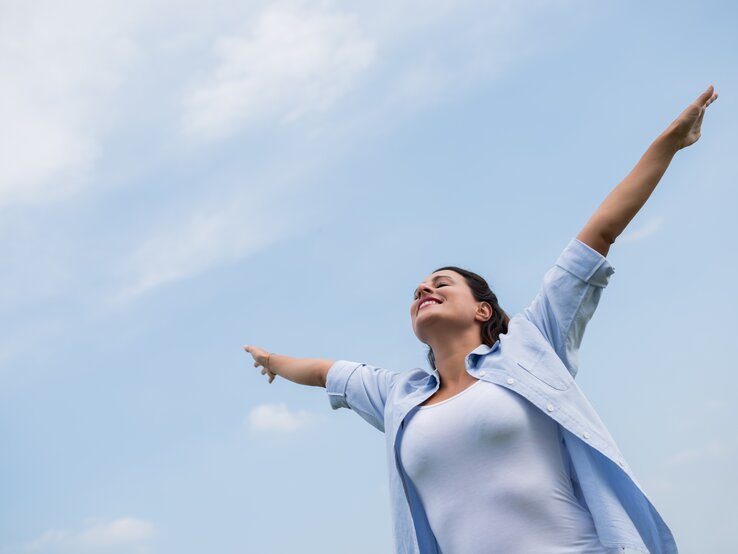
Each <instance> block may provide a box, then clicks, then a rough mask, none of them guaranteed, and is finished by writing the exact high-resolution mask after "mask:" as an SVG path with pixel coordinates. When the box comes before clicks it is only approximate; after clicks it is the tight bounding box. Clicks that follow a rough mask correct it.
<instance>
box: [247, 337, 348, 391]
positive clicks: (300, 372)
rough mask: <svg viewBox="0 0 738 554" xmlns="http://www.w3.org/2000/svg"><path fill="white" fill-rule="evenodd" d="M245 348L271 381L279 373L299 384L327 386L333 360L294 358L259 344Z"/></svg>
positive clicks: (255, 364)
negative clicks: (270, 350) (268, 349)
mask: <svg viewBox="0 0 738 554" xmlns="http://www.w3.org/2000/svg"><path fill="white" fill-rule="evenodd" d="M243 349H244V350H245V351H246V352H248V353H249V354H251V356H252V357H253V358H254V367H259V366H261V373H262V375H266V376H267V377H269V383H270V384H271V382H272V381H274V378H275V377H276V376H277V375H279V376H280V377H283V378H285V379H287V380H289V381H293V382H294V383H297V384H298V385H308V386H312V387H323V388H325V381H326V377H327V375H328V370H329V369H330V368H331V366H332V365H333V364H334V361H333V360H326V359H320V358H293V357H291V356H285V355H284V354H275V353H274V352H271V353H270V352H267V351H266V350H264V349H263V348H259V347H258V346H253V345H247V346H244V347H243Z"/></svg>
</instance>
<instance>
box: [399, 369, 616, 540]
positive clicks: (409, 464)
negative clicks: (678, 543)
mask: <svg viewBox="0 0 738 554" xmlns="http://www.w3.org/2000/svg"><path fill="white" fill-rule="evenodd" d="M400 459H401V463H402V465H403V467H404V469H405V472H406V473H407V474H408V476H409V477H410V479H411V480H412V482H413V484H414V485H415V488H416V490H417V491H418V495H419V496H420V500H421V502H422V504H423V507H424V509H425V512H426V515H427V517H428V522H429V523H430V526H431V529H432V530H433V533H434V534H435V536H436V540H437V541H438V545H439V546H440V548H441V552H442V554H495V553H500V554H516V553H519V554H531V553H535V554H613V553H616V552H619V550H618V549H608V548H606V547H604V546H602V545H601V544H600V542H599V540H598V538H597V533H596V531H595V528H594V525H593V523H592V517H591V515H590V513H589V511H588V510H587V508H586V506H583V505H582V504H580V503H579V502H578V501H577V498H576V496H575V495H574V492H573V490H572V482H571V475H570V473H569V457H568V451H567V450H566V447H565V445H564V444H563V442H561V438H560V434H559V429H558V424H557V423H556V422H555V421H554V420H553V419H551V418H549V417H548V416H547V415H545V414H544V413H543V412H541V411H540V410H539V409H538V408H536V407H535V406H534V405H533V404H531V403H530V402H529V401H528V400H526V399H525V398H524V397H522V396H521V395H519V394H516V393H515V392H513V391H510V390H508V389H506V388H505V387H501V386H498V385H496V384H495V383H488V382H486V381H481V380H479V381H477V382H476V383H474V384H473V385H471V386H470V387H468V388H466V389H464V390H463V391H461V392H460V393H458V394H456V395H455V396H452V397H451V398H448V399H446V400H443V401H441V402H437V403H435V404H431V405H429V406H420V407H418V408H417V409H415V410H413V411H412V412H411V414H409V418H408V419H406V421H405V431H404V434H403V436H402V440H401V443H400Z"/></svg>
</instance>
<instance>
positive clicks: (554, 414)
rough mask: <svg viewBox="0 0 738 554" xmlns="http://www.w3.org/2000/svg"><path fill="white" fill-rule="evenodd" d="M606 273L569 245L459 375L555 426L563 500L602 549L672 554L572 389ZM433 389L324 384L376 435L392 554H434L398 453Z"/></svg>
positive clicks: (592, 255)
mask: <svg viewBox="0 0 738 554" xmlns="http://www.w3.org/2000/svg"><path fill="white" fill-rule="evenodd" d="M614 271H615V270H614V269H613V267H612V266H611V265H610V263H609V262H608V260H607V259H606V258H605V257H604V256H602V255H601V254H600V253H599V252H597V251H595V250H593V249H592V248H590V247H589V246H587V245H586V244H584V243H583V242H581V241H579V240H578V239H572V240H571V241H570V242H569V244H568V245H567V246H566V248H565V249H564V251H563V252H562V253H561V255H560V256H559V258H558V259H557V261H556V263H555V265H554V266H553V267H552V268H551V269H549V270H548V271H547V272H546V274H545V276H544V278H543V284H542V286H541V288H540V290H539V292H538V294H537V295H536V297H535V298H534V299H533V302H532V303H531V304H530V305H529V306H528V307H527V308H525V309H524V310H523V311H522V312H521V313H519V314H516V315H515V316H513V317H512V318H511V319H510V323H509V325H508V331H507V333H505V334H502V335H500V337H499V340H498V341H497V342H495V344H493V345H492V346H488V345H485V344H482V345H480V346H479V347H478V348H476V349H474V350H473V351H472V352H470V353H469V354H468V355H467V356H466V370H467V372H468V373H469V374H470V375H471V376H472V377H475V378H477V379H482V380H484V381H488V382H490V383H495V384H497V385H500V386H502V387H507V388H508V389H510V390H512V391H515V392H516V393H518V394H521V395H522V396H524V397H525V398H526V399H527V400H529V401H530V402H532V403H533V404H534V405H535V406H536V407H538V408H539V409H540V410H542V411H543V413H544V414H546V415H547V416H549V417H551V418H552V419H553V420H555V421H556V422H557V423H558V424H559V430H560V431H561V438H562V440H563V442H564V445H565V446H566V449H567V450H568V452H569V456H570V460H571V470H572V472H571V475H572V486H573V490H574V492H575V494H576V496H577V498H579V499H580V501H582V503H583V504H584V505H586V506H587V507H588V509H589V511H590V513H591V514H592V519H593V521H594V525H595V528H596V529H597V534H598V536H599V539H600V542H602V544H603V545H604V546H607V547H611V548H627V549H632V550H637V551H641V552H644V553H650V554H667V553H668V554H671V553H676V552H677V547H676V543H675V541H674V537H673V536H672V533H671V531H670V530H669V528H668V527H667V525H666V523H665V522H664V520H663V519H662V517H661V516H660V515H659V513H658V512H657V511H656V508H655V507H654V506H653V504H652V503H651V501H650V500H649V499H648V497H647V496H646V493H645V492H644V491H643V489H642V487H641V485H640V484H639V483H638V481H637V480H636V478H635V476H634V475H633V473H632V472H631V469H630V467H629V465H628V463H627V462H626V460H625V458H624V457H623V455H622V454H621V453H620V450H619V449H618V447H617V445H616V444H615V441H614V439H613V438H612V437H611V436H610V433H609V432H608V431H607V429H606V428H605V425H604V424H603V423H602V421H601V420H600V418H599V416H598V415H597V413H596V412H595V410H594V408H593V407H592V405H591V404H590V403H589V401H588V400H587V398H586V397H585V396H584V393H583V392H582V391H581V389H580V388H579V387H578V386H577V384H576V383H575V382H574V377H575V376H576V374H577V370H578V351H579V346H580V344H581V341H582V336H583V334H584V329H585V327H586V325H587V323H588V321H589V320H590V318H591V317H592V314H593V313H594V311H595V308H596V307H597V304H598V303H599V299H600V296H601V294H602V291H603V289H604V288H605V287H606V286H607V283H608V280H609V278H610V275H612V273H614ZM439 385H440V379H439V374H438V371H437V370H433V371H429V370H425V369H420V368H418V369H413V370H410V371H407V372H395V371H389V370H387V369H384V368H380V367H374V366H371V365H368V364H363V363H358V362H351V361H347V360H338V361H336V362H335V363H334V364H333V365H332V366H331V368H330V370H329V371H328V374H327V378H326V392H327V393H328V395H329V396H328V398H329V400H330V404H331V407H332V408H333V409H338V408H350V409H351V410H353V411H355V412H356V413H357V414H359V415H360V416H361V417H362V418H364V419H365V420H366V421H368V422H369V423H370V424H371V425H373V426H374V427H376V428H377V429H379V430H380V431H382V432H383V433H385V436H386V440H387V464H388V468H389V490H390V506H391V512H392V529H393V540H394V545H395V552H396V553H397V554H439V552H440V549H439V547H438V544H437V542H436V540H435V537H434V535H433V532H432V530H431V528H430V525H429V524H428V519H427V517H426V514H425V512H424V510H423V506H422V503H421V501H420V498H419V496H418V493H417V491H416V490H415V488H414V487H413V484H412V481H411V480H410V479H409V477H408V476H407V474H406V473H405V471H404V469H403V467H402V464H401V463H400V459H399V449H398V444H399V441H401V440H402V432H403V430H404V420H405V417H406V416H407V415H408V414H409V413H410V411H411V410H413V409H417V407H418V406H419V405H420V404H421V403H422V402H423V401H424V400H426V399H427V398H429V397H430V396H431V395H433V393H435V392H436V391H437V390H438V388H439ZM490 409H493V407H492V406H490ZM491 523H492V522H491Z"/></svg>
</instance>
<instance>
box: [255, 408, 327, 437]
mask: <svg viewBox="0 0 738 554" xmlns="http://www.w3.org/2000/svg"><path fill="white" fill-rule="evenodd" d="M312 419H313V415H312V414H310V413H309V412H306V411H304V410H298V411H291V410H290V409H289V408H288V407H287V404H284V403H281V404H261V405H259V406H254V407H253V408H252V409H251V411H250V412H249V415H248V417H247V419H246V424H247V426H248V428H249V429H250V430H251V431H256V432H265V431H277V432H283V433H285V432H286V433H289V432H293V431H296V430H298V429H301V428H303V427H304V426H305V425H307V424H308V423H309V422H310V421H312Z"/></svg>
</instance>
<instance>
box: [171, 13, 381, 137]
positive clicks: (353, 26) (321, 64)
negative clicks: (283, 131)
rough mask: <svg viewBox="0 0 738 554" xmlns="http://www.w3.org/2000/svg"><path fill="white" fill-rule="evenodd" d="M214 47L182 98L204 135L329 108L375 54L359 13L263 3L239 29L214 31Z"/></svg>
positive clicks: (189, 120) (194, 130) (187, 115)
mask: <svg viewBox="0 0 738 554" xmlns="http://www.w3.org/2000/svg"><path fill="white" fill-rule="evenodd" d="M213 51H214V55H215V57H216V58H217V60H218V61H217V66H216V67H215V68H214V70H213V71H212V75H210V76H208V77H207V78H205V79H204V80H203V81H202V82H200V83H198V84H197V85H195V86H194V87H192V89H191V90H189V91H188V93H187V94H186V96H185V99H184V125H185V128H186V130H187V131H188V132H189V133H191V134H193V135H196V136H199V137H204V138H211V137H222V136H225V135H227V134H230V133H232V132H233V131H234V130H236V129H237V128H238V127H240V126H242V125H243V124H244V122H248V121H250V120H255V119H262V120H263V119H276V120H278V121H281V122H285V121H290V120H294V119H296V118H299V117H300V116H301V115H303V114H306V113H309V112H314V111H322V110H326V109H327V108H330V107H331V106H332V105H333V104H334V103H335V102H336V101H337V100H338V99H339V98H341V97H342V96H343V95H344V94H346V93H347V92H348V91H349V90H350V89H351V88H352V87H353V86H354V85H355V83H356V81H357V79H358V78H359V77H360V76H361V74H362V73H363V71H364V70H365V69H366V68H367V67H368V66H369V65H370V64H371V63H372V62H373V60H374V57H375V45H374V43H373V42H372V41H371V40H370V39H369V38H367V37H366V36H365V35H364V33H363V32H362V30H361V28H360V26H359V20H358V18H357V17H356V16H354V15H350V14H346V13H340V12H336V11H329V10H327V9H325V8H324V7H317V6H313V7H311V8H310V9H309V10H308V9H306V8H304V7H302V6H290V7H288V6H286V5H282V6H270V7H267V8H266V9H265V10H264V11H263V12H261V13H259V14H258V15H257V16H256V17H255V21H254V22H253V24H252V25H250V26H249V28H248V29H247V30H245V31H244V32H243V33H240V34H236V35H225V36H220V37H217V38H216V39H215V41H214V46H213Z"/></svg>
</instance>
